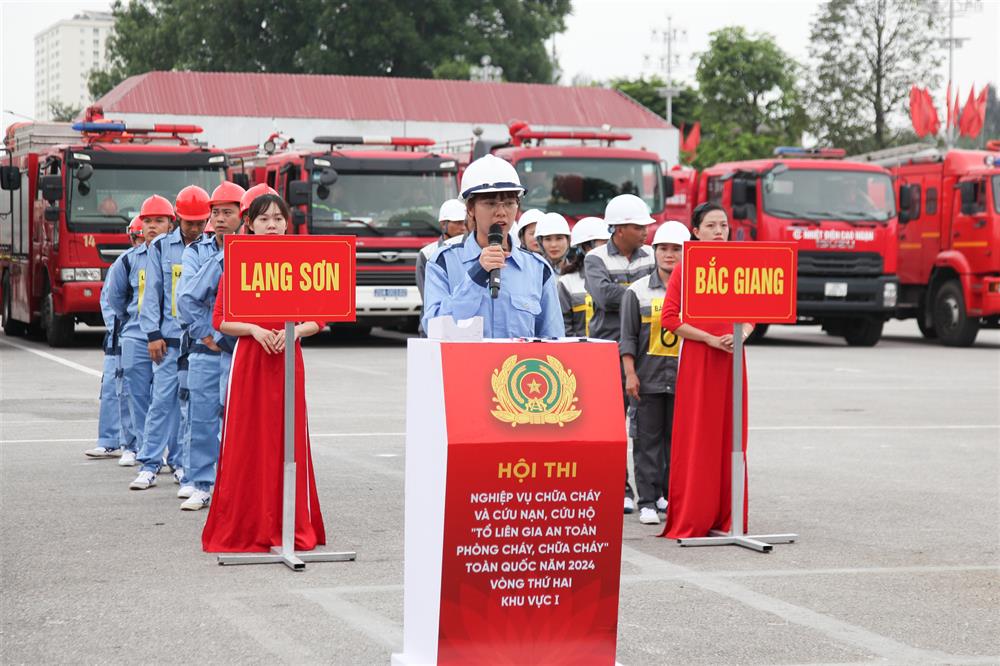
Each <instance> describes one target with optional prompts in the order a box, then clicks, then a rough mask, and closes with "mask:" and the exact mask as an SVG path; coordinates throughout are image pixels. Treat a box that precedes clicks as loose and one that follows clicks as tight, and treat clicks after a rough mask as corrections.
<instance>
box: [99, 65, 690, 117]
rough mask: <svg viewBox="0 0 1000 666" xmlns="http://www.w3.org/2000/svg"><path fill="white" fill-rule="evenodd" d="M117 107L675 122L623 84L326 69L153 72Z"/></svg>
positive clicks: (112, 98) (112, 107)
mask: <svg viewBox="0 0 1000 666" xmlns="http://www.w3.org/2000/svg"><path fill="white" fill-rule="evenodd" d="M97 103H98V104H100V105H102V106H103V107H104V112H105V114H107V115H108V117H112V118H113V117H114V114H115V113H144V114H171V115H178V116H247V117H265V118H272V117H278V118H331V119H344V120H395V121H404V120H406V121H411V122H412V121H422V122H442V123H501V124H506V123H507V122H509V121H510V120H513V119H515V118H517V119H521V120H525V121H527V122H528V123H531V124H532V125H562V126H571V127H600V126H602V125H604V124H605V123H607V124H609V125H611V126H613V127H628V128H659V129H662V128H669V127H670V125H669V124H668V123H667V122H666V121H665V120H664V119H663V118H660V117H659V116H657V115H656V114H655V113H653V112H652V111H650V110H648V109H646V108H645V107H643V106H642V105H640V104H638V103H636V102H635V101H633V100H632V99H631V98H630V97H628V96H626V95H623V94H621V93H619V92H618V91H616V90H610V89H606V88H573V87H566V86H554V85H543V84H537V83H482V82H476V81H446V80H432V79H403V78H387V77H374V76H337V75H319V74H257V73H229V72H147V73H146V74H140V75H138V76H133V77H131V78H129V79H126V80H125V81H123V82H122V83H120V84H119V85H118V86H117V87H115V88H114V89H113V90H112V91H111V92H109V93H108V94H106V95H105V96H104V97H102V98H101V99H100V100H98V102H97Z"/></svg>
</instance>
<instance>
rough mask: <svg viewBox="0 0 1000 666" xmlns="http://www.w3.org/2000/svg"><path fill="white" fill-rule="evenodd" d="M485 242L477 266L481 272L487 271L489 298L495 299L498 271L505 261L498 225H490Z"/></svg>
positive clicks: (501, 230) (498, 284) (498, 286)
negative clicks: (485, 244)
mask: <svg viewBox="0 0 1000 666" xmlns="http://www.w3.org/2000/svg"><path fill="white" fill-rule="evenodd" d="M487 240H488V241H489V245H488V246H486V247H484V248H483V251H482V254H480V255H479V265H480V266H482V267H483V270H486V271H489V274H490V279H489V282H488V283H487V284H488V285H489V288H490V297H492V298H496V297H497V295H498V294H499V293H500V269H501V268H503V266H504V264H505V263H506V261H507V257H506V255H505V254H504V251H503V229H502V228H501V227H500V225H499V224H493V225H490V230H489V234H488V235H487Z"/></svg>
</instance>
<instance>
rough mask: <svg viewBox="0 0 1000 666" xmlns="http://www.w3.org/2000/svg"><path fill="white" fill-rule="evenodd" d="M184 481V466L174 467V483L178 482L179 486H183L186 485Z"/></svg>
mask: <svg viewBox="0 0 1000 666" xmlns="http://www.w3.org/2000/svg"><path fill="white" fill-rule="evenodd" d="M183 481H184V468H183V467H177V468H175V469H174V483H176V484H177V485H178V486H181V485H184V484H183Z"/></svg>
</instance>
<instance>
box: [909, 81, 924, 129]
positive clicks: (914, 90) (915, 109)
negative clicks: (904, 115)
mask: <svg viewBox="0 0 1000 666" xmlns="http://www.w3.org/2000/svg"><path fill="white" fill-rule="evenodd" d="M910 122H911V123H912V124H913V131H914V132H916V133H917V136H919V137H920V138H923V137H924V136H926V135H927V121H926V119H925V111H924V98H923V95H921V94H920V88H918V87H917V86H916V84H914V85H912V86H910Z"/></svg>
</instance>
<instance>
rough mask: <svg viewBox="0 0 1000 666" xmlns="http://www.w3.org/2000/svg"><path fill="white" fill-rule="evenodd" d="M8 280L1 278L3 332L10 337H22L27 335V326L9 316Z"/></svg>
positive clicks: (5, 277)
mask: <svg viewBox="0 0 1000 666" xmlns="http://www.w3.org/2000/svg"><path fill="white" fill-rule="evenodd" d="M10 300H11V299H10V279H9V278H8V277H7V276H6V275H4V277H3V332H4V333H6V334H7V335H9V336H11V337H18V338H20V337H22V336H24V335H26V334H27V333H28V326H27V324H25V323H24V322H21V321H17V320H16V319H14V318H13V317H11V316H10V310H11V308H10Z"/></svg>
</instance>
